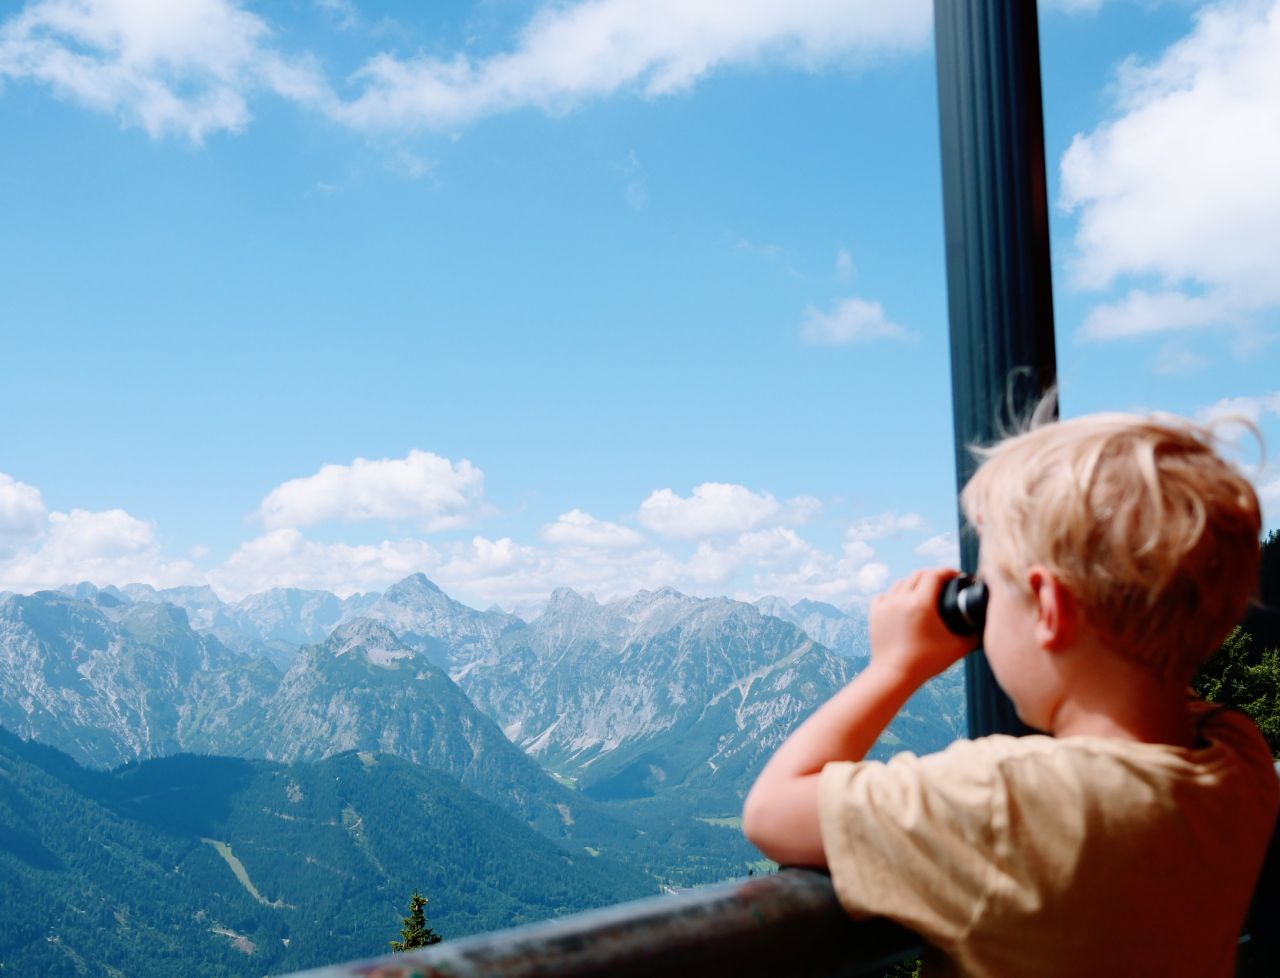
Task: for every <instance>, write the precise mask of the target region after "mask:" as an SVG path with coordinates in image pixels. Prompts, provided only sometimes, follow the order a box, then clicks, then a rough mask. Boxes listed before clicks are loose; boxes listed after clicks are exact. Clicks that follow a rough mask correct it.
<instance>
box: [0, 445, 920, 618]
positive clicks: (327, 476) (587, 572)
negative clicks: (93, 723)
mask: <svg viewBox="0 0 1280 978" xmlns="http://www.w3.org/2000/svg"><path fill="white" fill-rule="evenodd" d="M826 510H827V507H826V506H824V504H823V502H822V501H821V500H818V499H816V498H814V497H812V496H797V497H795V498H792V499H786V500H783V499H779V498H777V497H776V496H775V495H774V494H773V493H771V492H769V491H767V490H757V489H751V488H748V487H746V486H741V485H735V484H732V483H721V482H708V483H703V484H702V485H699V486H695V487H694V488H693V490H692V491H690V492H689V493H688V495H682V494H680V493H679V492H676V491H674V490H672V489H670V488H664V489H659V490H656V491H654V492H652V493H650V494H649V495H648V496H647V497H645V498H644V499H642V500H640V501H639V502H638V504H637V505H636V508H635V510H634V511H633V512H629V513H623V514H620V515H619V517H618V518H616V519H613V520H610V519H603V518H600V517H597V516H595V515H594V514H591V513H588V512H586V511H584V510H582V509H580V508H574V509H570V510H568V511H567V512H564V513H562V514H561V515H560V516H558V517H557V518H556V519H555V520H553V521H551V522H549V523H546V524H545V525H543V526H542V527H541V529H540V530H539V531H538V532H537V534H536V539H533V540H529V541H517V540H515V539H513V538H511V537H509V536H497V537H496V538H495V537H493V536H490V535H486V534H485V533H484V532H483V529H484V526H483V524H484V523H485V522H486V521H493V520H495V519H497V518H499V517H500V516H501V514H500V513H499V511H498V509H497V507H495V506H494V505H493V504H492V503H491V502H490V501H489V500H488V498H487V496H486V494H485V488H484V473H483V472H482V471H481V470H480V469H479V468H478V467H477V466H475V465H474V464H472V463H471V462H468V461H466V460H462V461H458V462H454V461H452V460H450V459H447V458H444V457H442V456H439V455H435V454H432V453H430V452H424V451H418V450H414V451H411V452H409V453H408V454H407V455H406V456H405V457H404V458H395V459H374V460H370V459H363V458H361V459H356V460H355V461H354V462H352V463H351V464H349V465H326V466H324V467H323V468H321V469H320V470H319V471H318V472H317V473H316V474H315V475H312V476H307V477H302V478H298V479H291V480H289V481H287V482H285V483H283V484H282V485H280V486H277V487H276V488H274V489H272V490H271V491H270V492H268V493H267V495H266V496H265V498H264V499H263V501H262V503H261V505H260V506H259V507H258V509H257V511H256V513H255V514H252V515H251V516H250V518H249V519H248V520H247V524H248V525H249V527H250V532H251V533H252V532H255V530H254V527H255V524H256V525H257V530H256V535H253V536H251V537H250V538H249V539H246V540H244V541H243V542H241V543H240V544H239V545H238V546H236V548H235V549H234V550H233V551H232V552H231V553H230V554H229V555H228V556H226V557H225V559H222V560H221V562H219V563H212V564H211V563H209V562H208V561H202V557H203V556H204V555H203V554H199V555H193V558H192V559H178V558H173V557H171V556H170V555H169V554H168V553H166V551H165V547H164V542H163V535H162V532H161V529H160V528H159V527H157V526H156V524H155V523H153V522H149V521H147V520H144V519H139V518H137V517H135V516H133V515H131V514H129V513H127V512H125V511H124V510H123V509H111V510H106V511H102V512H90V511H87V510H83V509H73V510H72V511H70V512H68V513H62V512H50V511H48V510H47V508H46V506H45V504H44V501H43V498H42V495H41V493H40V491H39V489H38V488H36V487H34V486H30V485H26V484H24V483H22V482H20V481H18V480H16V479H14V478H12V477H10V476H8V475H4V474H0V589H7V590H15V591H31V590H36V589H40V588H52V587H58V586H60V585H63V584H68V583H75V582H78V581H81V580H90V581H93V582H94V583H96V584H100V585H106V584H117V585H123V584H126V583H131V582H135V581H137V582H141V583H146V584H151V585H153V586H156V587H172V586H177V585H183V584H211V585H212V586H213V587H214V588H215V589H216V590H217V591H219V592H220V593H221V594H223V595H224V596H226V597H228V598H237V597H240V596H243V595H246V594H250V593H253V592H257V591H263V590H266V589H269V588H273V587H301V588H320V589H324V590H328V591H332V592H334V593H336V594H339V595H342V596H346V595H350V594H352V593H355V592H361V591H370V590H380V589H382V588H384V587H386V586H387V585H388V584H390V583H392V582H394V581H396V580H400V579H402V578H404V577H407V576H409V575H410V574H414V573H417V572H424V573H426V574H427V575H428V576H430V577H431V578H432V579H433V580H437V581H439V582H440V583H441V585H443V586H444V587H446V588H448V589H449V590H450V591H451V592H457V593H459V594H463V595H466V596H467V597H469V598H471V599H473V600H475V601H477V602H478V603H481V604H489V603H495V602H496V603H498V604H501V605H503V606H504V607H519V606H527V605H530V604H535V603H539V602H541V601H543V600H545V599H546V597H547V596H548V595H549V594H550V593H551V591H553V590H554V589H555V588H557V587H572V588H574V589H576V590H579V591H589V592H592V593H594V594H596V596H597V597H600V598H602V599H607V598H610V597H615V596H620V595H629V594H632V593H634V592H635V591H637V590H640V589H642V588H648V589H656V588H659V587H663V586H672V587H676V588H677V589H679V590H682V591H685V592H687V593H691V594H697V595H707V596H711V595H720V594H729V595H736V596H739V597H745V598H751V599H755V598H759V597H762V596H764V595H769V594H776V595H780V596H782V597H786V598H788V599H790V600H799V599H800V598H813V599H820V600H824V601H829V602H832V603H836V604H841V605H848V604H850V603H857V602H859V601H863V600H865V599H866V598H867V597H868V596H869V595H871V594H873V593H875V592H876V591H878V590H880V589H881V588H883V587H884V586H885V585H886V584H887V583H888V580H889V576H890V569H889V566H888V564H887V563H886V562H885V561H884V559H883V558H882V557H881V556H880V554H879V553H878V552H877V550H876V549H875V548H874V547H873V546H872V545H871V544H870V543H868V542H867V541H868V540H876V541H880V540H885V539H887V538H889V537H901V538H904V539H907V540H908V541H912V540H919V541H922V540H924V539H925V538H926V537H927V536H928V534H929V533H930V531H931V528H930V527H929V526H928V524H927V522H926V521H925V520H924V518H923V517H921V516H920V515H918V514H916V513H895V512H886V513H879V514H874V515H871V516H863V517H860V518H853V517H852V516H845V515H841V513H840V512H832V513H827V512H826ZM820 515H821V516H825V517H827V519H828V522H831V521H834V522H835V523H836V524H837V525H838V526H839V525H840V524H843V530H842V531H840V532H841V533H842V534H843V535H842V536H841V535H839V534H837V546H838V549H837V550H834V551H832V550H828V549H824V548H823V547H821V546H818V545H817V544H815V543H814V542H812V541H811V540H810V539H807V538H806V537H805V535H804V534H803V533H802V528H803V527H804V526H805V524H807V523H810V522H811V521H813V520H815V519H816V518H817V517H819V516H820ZM352 524H363V526H355V527H353V526H352ZM462 527H468V528H469V529H473V530H474V532H463V533H460V532H458V531H459V529H460V528H462ZM828 530H829V527H828ZM356 531H359V534H363V535H364V536H365V537H367V536H368V535H369V533H373V534H374V535H375V536H380V535H382V536H385V538H384V539H377V540H374V541H373V542H365V541H362V542H354V541H348V540H345V539H337V540H335V539H334V537H335V535H337V536H338V537H341V536H342V534H344V533H348V534H350V533H353V532H356ZM934 532H936V531H934ZM359 534H357V535H359ZM828 535H830V534H829V533H828ZM921 552H922V553H923V552H924V551H921ZM935 552H936V551H930V552H929V553H930V556H932V555H933V553H935Z"/></svg>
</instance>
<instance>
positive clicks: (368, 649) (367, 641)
mask: <svg viewBox="0 0 1280 978" xmlns="http://www.w3.org/2000/svg"><path fill="white" fill-rule="evenodd" d="M323 648H325V649H327V650H329V651H330V652H331V653H332V654H333V656H334V657H335V658H339V657H342V656H360V657H363V658H365V659H367V660H368V661H369V662H371V663H373V664H374V665H378V666H390V665H391V664H392V663H394V662H396V661H397V660H400V659H410V658H412V657H413V655H414V652H413V650H412V649H410V648H408V647H407V646H406V645H405V644H404V643H403V642H401V641H400V639H399V637H398V636H397V635H396V633H395V632H393V631H392V630H391V629H390V628H388V627H387V626H386V625H385V624H383V623H382V622H380V621H377V620H375V619H373V618H353V619H351V620H350V621H347V622H343V623H342V624H341V625H339V626H338V627H337V628H335V629H334V630H333V634H331V635H330V636H329V639H328V641H326V642H325V643H324V646H323Z"/></svg>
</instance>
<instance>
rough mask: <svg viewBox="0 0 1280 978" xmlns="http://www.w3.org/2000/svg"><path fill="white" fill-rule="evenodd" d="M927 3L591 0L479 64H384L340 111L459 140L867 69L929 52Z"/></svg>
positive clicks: (361, 76) (379, 61) (545, 16)
mask: <svg viewBox="0 0 1280 978" xmlns="http://www.w3.org/2000/svg"><path fill="white" fill-rule="evenodd" d="M930 23H931V16H930V6H929V4H928V3H927V2H925V0H902V2H898V3H892V4H886V3H880V2H878V0H810V2H808V3H794V2H789V0H756V2H753V3H750V4H736V3H725V2H722V0H587V2H582V3H575V4H570V5H567V6H565V5H548V6H545V7H543V8H542V10H541V11H539V12H538V13H537V14H536V15H535V16H534V17H533V18H532V19H531V20H530V21H529V23H528V25H527V26H526V27H525V28H524V30H523V31H521V33H520V35H519V38H518V40H517V42H516V44H515V46H514V48H513V49H512V50H510V51H507V52H503V53H500V54H496V55H492V56H490V57H487V58H481V59H472V58H470V57H468V56H467V55H465V54H456V55H454V56H453V57H451V58H434V57H425V56H424V57H417V58H411V59H404V58H398V57H395V56H393V55H391V54H385V53H384V54H380V55H378V56H377V57H375V58H373V59H372V60H370V61H369V62H368V63H367V64H365V65H364V66H363V67H362V68H361V69H360V70H359V71H357V72H356V73H355V75H354V76H353V78H352V82H353V84H355V85H356V86H357V87H360V88H361V89H362V91H360V93H359V94H358V95H357V96H356V97H355V98H354V99H353V100H352V101H350V102H348V103H346V104H344V105H342V106H341V107H339V109H338V111H337V115H338V117H339V118H341V119H342V120H344V121H345V122H347V123H349V124H350V125H352V126H356V127H358V128H361V129H371V130H386V129H392V130H396V131H403V130H405V129H412V128H430V129H451V128H455V127H459V126H462V125H465V124H467V123H469V122H471V121H472V120H474V119H476V118H479V117H481V116H486V115H492V114H494V113H498V112H507V111H511V110H513V109H518V108H525V107H534V108H539V109H543V110H546V111H553V112H564V111H568V110H570V109H573V108H575V107H577V106H578V105H581V104H582V103H584V102H586V101H589V100H591V99H598V98H603V97H606V96H610V95H613V94H615V93H619V92H634V93H636V94H639V95H642V96H645V97H650V98H653V97H659V96H663V95H668V94H671V93H674V92H680V91H684V90H686V89H688V88H690V87H691V86H693V85H694V84H695V83H696V82H698V81H699V80H700V79H702V78H704V77H706V76H707V75H709V74H711V73H713V72H715V71H717V70H720V69H723V68H725V67H728V66H731V65H755V64H783V65H787V66H790V67H798V68H801V69H805V70H815V69H817V68H820V67H825V66H829V65H841V66H857V65H865V64H870V63H874V62H877V61H880V60H882V59H883V58H884V57H886V55H893V54H900V53H903V52H914V51H921V50H924V49H925V48H926V47H927V45H928V43H929V29H930Z"/></svg>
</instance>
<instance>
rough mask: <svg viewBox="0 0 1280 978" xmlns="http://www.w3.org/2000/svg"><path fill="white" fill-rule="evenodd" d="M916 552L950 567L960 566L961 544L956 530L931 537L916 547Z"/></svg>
mask: <svg viewBox="0 0 1280 978" xmlns="http://www.w3.org/2000/svg"><path fill="white" fill-rule="evenodd" d="M915 552H916V553H918V554H919V555H920V556H922V557H928V558H929V559H930V560H935V561H937V562H939V563H941V564H946V565H947V566H948V567H959V566H960V543H959V541H958V540H957V539H956V533H955V531H954V530H948V531H947V532H946V533H939V534H938V535H937V536H934V537H929V539H928V540H925V541H923V542H922V543H920V544H918V545H917V546H916V548H915Z"/></svg>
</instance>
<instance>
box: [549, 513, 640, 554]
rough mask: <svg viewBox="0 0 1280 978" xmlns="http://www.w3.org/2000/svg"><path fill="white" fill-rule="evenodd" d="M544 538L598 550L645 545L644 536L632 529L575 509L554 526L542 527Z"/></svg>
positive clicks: (566, 544) (553, 541) (550, 541)
mask: <svg viewBox="0 0 1280 978" xmlns="http://www.w3.org/2000/svg"><path fill="white" fill-rule="evenodd" d="M542 539H544V540H546V541H547V542H548V543H555V544H560V545H561V546H566V547H589V548H592V549H596V550H629V549H631V548H633V547H639V546H642V545H643V544H644V542H645V541H644V537H643V536H641V535H640V534H639V533H637V532H636V531H635V530H633V529H631V528H630V527H626V526H621V525H619V524H617V523H609V522H607V521H605V520H599V519H596V518H595V517H594V516H592V515H591V514H590V513H584V512H583V511H582V510H580V509H572V510H570V511H569V512H567V513H563V514H561V516H560V518H559V519H557V520H556V521H555V522H554V523H552V524H550V525H548V526H545V527H543V529H542Z"/></svg>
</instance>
